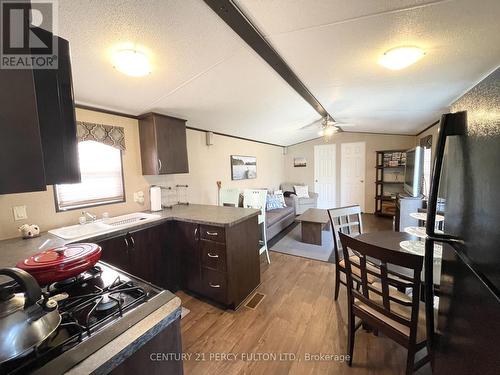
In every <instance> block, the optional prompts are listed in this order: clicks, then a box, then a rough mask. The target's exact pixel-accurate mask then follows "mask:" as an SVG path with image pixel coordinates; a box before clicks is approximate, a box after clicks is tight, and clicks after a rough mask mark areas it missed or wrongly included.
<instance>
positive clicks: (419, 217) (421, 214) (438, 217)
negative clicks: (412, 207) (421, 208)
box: [410, 212, 444, 222]
mask: <svg viewBox="0 0 500 375" xmlns="http://www.w3.org/2000/svg"><path fill="white" fill-rule="evenodd" d="M410 216H411V217H412V218H414V219H417V220H421V221H426V220H427V214H426V213H424V212H412V213H411V214H410ZM443 220H444V216H443V215H436V222H438V221H443Z"/></svg>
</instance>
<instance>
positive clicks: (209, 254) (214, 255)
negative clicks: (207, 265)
mask: <svg viewBox="0 0 500 375" xmlns="http://www.w3.org/2000/svg"><path fill="white" fill-rule="evenodd" d="M207 255H208V257H209V258H218V257H219V256H218V255H217V254H212V253H208V254H207Z"/></svg>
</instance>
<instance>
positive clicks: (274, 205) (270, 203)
mask: <svg viewBox="0 0 500 375" xmlns="http://www.w3.org/2000/svg"><path fill="white" fill-rule="evenodd" d="M282 207H283V203H281V201H280V199H279V197H277V196H276V195H274V194H268V195H267V199H266V211H272V210H276V209H278V208H282Z"/></svg>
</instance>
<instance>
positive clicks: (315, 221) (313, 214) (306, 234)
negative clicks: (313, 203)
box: [295, 208, 330, 246]
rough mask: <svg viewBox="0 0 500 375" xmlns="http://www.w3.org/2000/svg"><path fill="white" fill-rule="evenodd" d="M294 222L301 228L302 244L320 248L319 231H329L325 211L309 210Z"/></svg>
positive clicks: (328, 222)
mask: <svg viewBox="0 0 500 375" xmlns="http://www.w3.org/2000/svg"><path fill="white" fill-rule="evenodd" d="M295 221H298V222H300V223H301V226H302V242H305V243H310V244H313V245H319V246H321V244H322V243H321V231H322V230H323V229H326V230H330V218H329V217H328V213H327V212H326V210H322V209H319V208H309V209H307V210H306V212H304V213H303V214H302V215H300V216H298V217H297V218H296V219H295Z"/></svg>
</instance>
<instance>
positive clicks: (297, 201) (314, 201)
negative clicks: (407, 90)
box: [280, 182, 318, 215]
mask: <svg viewBox="0 0 500 375" xmlns="http://www.w3.org/2000/svg"><path fill="white" fill-rule="evenodd" d="M295 185H301V186H303V185H305V184H300V183H293V182H284V183H282V184H281V186H280V188H281V190H283V193H285V192H290V193H293V194H291V197H292V198H293V200H294V204H293V206H294V207H295V214H296V215H300V214H303V213H304V212H305V211H306V210H307V209H309V208H316V207H317V205H318V193H315V192H313V191H309V198H298V197H297V196H296V195H295V193H294V192H295V190H294V188H293V187H294V186H295Z"/></svg>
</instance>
